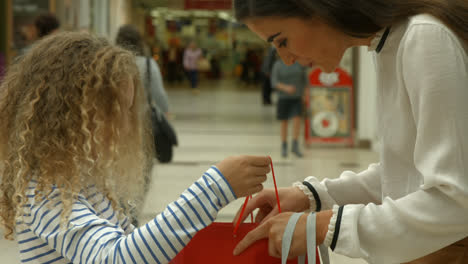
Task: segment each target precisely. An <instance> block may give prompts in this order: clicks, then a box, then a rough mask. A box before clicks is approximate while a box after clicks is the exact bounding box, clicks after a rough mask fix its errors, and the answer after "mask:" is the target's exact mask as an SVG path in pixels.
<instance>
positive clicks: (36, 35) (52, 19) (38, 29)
mask: <svg viewBox="0 0 468 264" xmlns="http://www.w3.org/2000/svg"><path fill="white" fill-rule="evenodd" d="M59 28H60V21H59V20H58V18H57V17H56V16H55V15H53V14H41V15H38V16H37V17H35V18H34V21H33V22H32V23H29V24H26V25H23V26H22V27H21V33H22V35H23V36H24V40H25V42H26V43H25V44H26V45H25V46H23V47H22V48H21V49H20V50H19V53H18V55H19V56H21V55H24V54H25V53H26V52H28V51H29V50H30V49H31V46H32V45H33V44H34V42H35V41H37V40H38V39H41V38H43V37H45V36H47V35H49V34H53V33H55V32H57V31H58V30H59Z"/></svg>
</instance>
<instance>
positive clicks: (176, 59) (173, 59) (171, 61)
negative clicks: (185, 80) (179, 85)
mask: <svg viewBox="0 0 468 264" xmlns="http://www.w3.org/2000/svg"><path fill="white" fill-rule="evenodd" d="M178 43H179V42H178V41H177V40H171V41H170V43H169V49H168V50H167V81H168V82H169V83H174V82H175V81H180V80H181V76H180V70H179V64H180V62H181V61H182V59H181V58H180V57H181V54H180V49H179V45H178Z"/></svg>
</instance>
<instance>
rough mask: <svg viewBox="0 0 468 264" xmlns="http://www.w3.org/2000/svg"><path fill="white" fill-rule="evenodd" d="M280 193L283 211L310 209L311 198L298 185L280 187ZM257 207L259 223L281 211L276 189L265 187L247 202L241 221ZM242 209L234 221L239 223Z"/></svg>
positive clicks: (256, 218)
mask: <svg viewBox="0 0 468 264" xmlns="http://www.w3.org/2000/svg"><path fill="white" fill-rule="evenodd" d="M278 195H279V198H280V206H281V210H282V211H283V212H302V211H305V210H307V209H309V204H310V201H309V198H308V197H307V195H305V194H304V193H303V192H302V191H301V190H300V189H299V188H297V187H287V188H279V189H278ZM257 208H258V209H259V211H258V213H257V216H256V217H255V222H257V223H258V222H260V223H263V222H264V221H266V220H268V219H269V218H271V217H273V216H275V215H277V214H278V213H279V212H278V204H277V201H276V194H275V190H274V189H265V190H263V191H262V192H260V193H259V194H257V195H256V196H255V197H254V198H253V199H252V200H250V201H249V202H248V203H247V207H246V208H245V212H244V215H242V219H241V222H243V221H244V220H245V218H247V217H248V216H249V214H251V213H252V212H253V211H254V210H255V209H257ZM241 209H242V208H240V209H239V211H238V212H237V215H236V217H235V218H234V221H233V223H237V219H238V218H239V214H240V211H241Z"/></svg>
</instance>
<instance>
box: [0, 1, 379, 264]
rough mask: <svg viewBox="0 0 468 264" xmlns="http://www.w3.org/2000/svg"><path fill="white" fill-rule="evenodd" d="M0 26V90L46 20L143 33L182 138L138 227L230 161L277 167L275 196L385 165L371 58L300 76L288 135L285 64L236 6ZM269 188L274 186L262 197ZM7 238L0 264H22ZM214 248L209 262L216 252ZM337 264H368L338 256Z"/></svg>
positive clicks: (84, 7)
mask: <svg viewBox="0 0 468 264" xmlns="http://www.w3.org/2000/svg"><path fill="white" fill-rule="evenodd" d="M0 14H1V15H0V20H1V23H0V81H1V80H2V75H4V74H5V73H6V72H7V71H8V68H9V65H11V64H12V63H14V62H15V60H16V59H17V58H19V57H21V56H22V55H23V54H25V53H27V52H28V50H29V49H30V48H31V47H34V43H35V42H36V41H38V39H39V38H40V37H39V36H38V34H39V33H38V30H37V28H36V27H35V21H36V18H37V17H38V16H40V15H43V14H50V15H53V16H54V17H56V19H57V20H58V22H59V28H58V29H56V30H55V32H62V31H81V32H89V33H90V34H93V35H97V36H99V37H103V38H106V39H108V40H109V41H110V42H111V43H115V42H116V39H117V35H118V33H119V29H120V28H121V26H123V25H129V24H131V25H132V26H133V28H134V29H137V30H138V32H139V33H140V35H141V37H142V41H143V43H144V45H143V46H142V48H143V49H142V54H141V55H140V56H144V57H146V58H149V59H150V60H153V61H154V62H155V63H156V65H157V67H158V69H159V72H160V77H162V80H161V82H160V83H158V84H159V85H160V87H159V89H162V90H163V92H164V93H165V96H166V102H165V106H164V107H162V106H160V107H162V108H163V112H164V117H165V119H166V120H167V121H168V123H169V124H170V126H172V128H173V131H175V135H176V138H177V145H172V144H170V145H169V150H167V149H165V150H164V151H169V152H170V153H169V154H168V153H164V154H160V155H165V156H166V157H165V158H164V159H157V158H155V159H154V165H153V167H152V170H151V179H150V180H149V182H147V189H148V191H147V192H146V194H145V196H146V197H145V198H144V202H143V203H142V204H141V205H140V207H141V210H139V212H138V216H137V218H138V219H137V220H138V222H139V223H140V224H142V223H146V222H150V221H152V219H153V218H154V217H155V216H156V215H158V214H160V213H161V212H163V211H164V210H165V208H166V207H167V205H168V204H170V203H171V202H172V201H174V200H176V199H178V197H179V196H180V195H181V193H182V192H183V191H184V190H185V189H186V188H188V187H189V186H190V185H191V184H192V183H193V182H195V181H196V180H197V179H199V178H200V177H201V176H202V175H203V174H204V172H205V170H207V169H208V168H210V166H212V165H214V164H217V163H218V162H220V161H221V160H223V159H224V158H227V157H229V156H233V155H258V156H271V158H272V161H273V165H274V169H275V177H276V183H275V184H277V185H278V187H290V186H292V184H293V183H294V182H298V181H302V180H303V179H305V178H306V177H308V176H315V177H317V179H319V180H322V179H325V178H329V179H334V178H338V177H340V175H341V174H342V172H344V171H354V172H360V171H363V170H366V169H367V168H368V166H369V165H370V164H372V163H377V162H378V161H379V154H378V152H379V150H380V142H379V137H378V135H377V131H376V123H377V120H376V119H377V118H376V116H375V113H376V107H377V105H376V102H375V100H374V98H375V97H376V91H377V90H376V86H377V78H376V72H375V70H374V66H373V58H372V54H371V53H370V52H368V48H367V47H354V48H351V49H349V50H347V51H346V53H345V54H344V56H343V59H342V61H341V63H340V66H339V68H338V69H337V70H336V71H335V72H332V73H326V72H324V71H322V69H321V68H320V67H318V66H319V65H309V66H310V67H303V66H301V67H302V70H303V71H304V77H305V79H306V82H307V84H306V85H305V88H304V91H303V93H302V94H301V95H300V96H298V102H299V104H300V106H299V110H298V111H299V112H298V115H297V116H296V117H297V120H298V122H297V124H296V122H294V125H293V122H289V123H286V124H287V125H289V126H287V127H286V135H284V127H283V126H284V122H282V121H279V120H278V119H279V118H278V115H280V112H281V111H280V110H279V109H280V104H279V101H280V99H281V98H282V96H284V92H282V91H279V90H278V89H279V88H278V89H276V88H275V87H272V80H271V78H270V77H271V74H272V70H273V69H275V67H276V60H278V59H279V58H278V56H277V55H275V51H274V50H272V48H271V45H270V44H269V43H267V42H265V41H263V40H262V39H261V38H260V37H258V36H257V35H255V34H254V33H252V31H250V30H249V28H248V27H246V26H245V25H244V24H242V23H240V22H238V21H237V20H236V19H235V17H234V11H233V1H232V0H218V1H216V0H204V1H201V0H2V1H1V3H0ZM53 34H55V33H53ZM321 37H322V36H320V35H317V36H315V38H316V39H317V41H320V38H321ZM195 51H196V52H195ZM187 52H193V54H195V53H197V52H199V55H198V56H199V57H197V61H196V62H195V63H194V65H195V66H194V67H195V68H196V69H197V70H196V71H195V70H193V69H190V68H189V67H188V66H187V65H188V64H187V63H188V62H187V58H186V56H188V55H187ZM197 54H198V53H197ZM194 56H195V55H194ZM148 63H149V62H148ZM148 65H149V64H148ZM273 65H274V66H273ZM272 68H273V69H272ZM194 72H196V76H195V75H194ZM156 78H157V77H156ZM153 103H155V102H153ZM158 103H159V101H158V100H157V99H156V103H155V104H158ZM156 107H157V106H156ZM0 114H1V113H0ZM296 117H295V118H296ZM295 120H296V119H295ZM296 126H298V127H296ZM297 135H298V136H297ZM282 136H285V137H286V142H287V143H288V144H287V145H286V146H284V144H283V143H282V141H284V140H283V139H282ZM293 137H294V139H293ZM294 144H298V145H294ZM0 165H1V164H0ZM0 179H1V175H0ZM273 186H274V183H273V178H272V175H271V174H268V179H267V181H266V182H265V184H264V187H265V188H273ZM243 202H244V200H243V199H238V200H236V201H234V202H232V203H231V204H229V205H228V206H227V207H225V208H223V209H222V210H221V211H220V212H219V214H218V217H217V220H216V221H219V222H232V221H233V219H234V217H235V215H236V212H237V211H238V210H239V208H240V207H241V206H242V204H243ZM0 235H1V238H0V252H1V253H0V259H1V261H0V262H2V263H20V259H21V258H20V254H19V251H20V249H19V248H18V245H17V243H16V242H14V241H9V240H5V239H4V238H3V231H0ZM207 247H209V248H210V250H209V251H207V253H206V256H207V257H208V256H209V253H208V252H210V251H211V250H216V248H215V246H214V245H207ZM330 259H331V263H333V264H358V263H359V264H360V263H366V262H365V261H364V260H363V259H351V258H348V257H346V256H342V255H339V254H337V253H334V252H333V251H331V250H330ZM23 260H24V259H23ZM38 263H39V262H38ZM44 263H45V262H44ZM64 263H65V262H64ZM135 263H136V262H135ZM187 263H190V262H187ZM205 263H211V262H210V261H209V260H207V261H206V262H205ZM278 263H279V262H278Z"/></svg>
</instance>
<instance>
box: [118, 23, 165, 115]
mask: <svg viewBox="0 0 468 264" xmlns="http://www.w3.org/2000/svg"><path fill="white" fill-rule="evenodd" d="M115 42H116V44H117V45H119V46H121V47H124V48H126V49H128V50H130V51H132V52H133V53H134V54H135V55H136V63H137V65H138V70H139V72H140V78H141V80H142V82H143V85H144V86H145V87H147V89H146V91H148V92H149V94H148V96H149V98H150V100H149V101H150V102H151V105H152V106H153V107H158V108H159V109H160V110H161V111H162V112H163V113H165V114H166V115H167V114H168V113H169V99H168V96H167V93H166V89H165V88H164V83H163V78H162V75H161V70H160V69H159V66H158V64H157V63H156V62H155V61H154V59H153V58H151V57H147V56H145V55H144V45H143V38H142V37H141V34H140V32H138V29H137V28H136V27H135V26H133V25H124V26H121V27H120V28H119V31H118V33H117V37H116V40H115ZM148 67H149V69H148ZM148 74H151V78H149V76H148ZM149 79H151V83H150V82H149Z"/></svg>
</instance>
